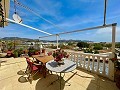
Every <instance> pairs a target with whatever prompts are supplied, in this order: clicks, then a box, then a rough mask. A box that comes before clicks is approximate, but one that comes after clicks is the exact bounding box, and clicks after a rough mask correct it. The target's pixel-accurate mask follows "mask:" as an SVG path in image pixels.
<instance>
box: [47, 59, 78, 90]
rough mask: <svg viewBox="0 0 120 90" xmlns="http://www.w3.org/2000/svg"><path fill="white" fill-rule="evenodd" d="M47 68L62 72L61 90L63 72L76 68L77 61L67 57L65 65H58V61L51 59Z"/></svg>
mask: <svg viewBox="0 0 120 90" xmlns="http://www.w3.org/2000/svg"><path fill="white" fill-rule="evenodd" d="M46 68H47V69H48V70H50V71H52V72H57V73H60V90H61V73H67V72H70V71H73V70H74V69H75V68H76V63H75V62H73V61H70V60H68V59H65V60H64V64H63V65H58V62H56V61H54V60H51V61H49V62H47V63H46Z"/></svg>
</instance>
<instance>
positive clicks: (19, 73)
mask: <svg viewBox="0 0 120 90" xmlns="http://www.w3.org/2000/svg"><path fill="white" fill-rule="evenodd" d="M17 74H18V75H25V71H23V70H20V71H18V72H17Z"/></svg>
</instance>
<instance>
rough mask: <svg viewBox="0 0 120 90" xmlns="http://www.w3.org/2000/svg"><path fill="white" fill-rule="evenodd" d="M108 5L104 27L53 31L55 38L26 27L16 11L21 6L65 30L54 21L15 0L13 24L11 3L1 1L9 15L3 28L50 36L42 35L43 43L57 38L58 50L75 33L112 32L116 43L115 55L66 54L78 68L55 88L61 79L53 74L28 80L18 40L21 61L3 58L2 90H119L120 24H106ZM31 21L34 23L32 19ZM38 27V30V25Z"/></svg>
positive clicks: (0, 60) (0, 69)
mask: <svg viewBox="0 0 120 90" xmlns="http://www.w3.org/2000/svg"><path fill="white" fill-rule="evenodd" d="M104 1H105V2H104V5H105V6H104V23H102V25H100V26H94V27H89V28H82V29H79V28H77V30H70V31H69V28H68V29H67V30H68V31H66V30H65V31H66V32H61V31H60V32H59V33H56V32H53V31H51V32H53V33H52V34H51V33H48V32H46V31H43V30H40V29H37V28H34V27H32V26H29V24H28V25H26V24H24V22H23V23H22V18H21V17H20V16H19V15H18V13H17V12H16V9H17V8H16V7H18V6H20V7H22V8H24V9H26V10H27V11H29V12H31V13H32V14H34V15H36V16H37V17H39V19H42V20H43V21H45V22H47V23H49V24H51V25H52V26H53V27H55V28H57V29H60V30H62V29H61V27H59V26H57V25H56V24H54V23H52V22H51V21H49V20H47V19H46V18H43V17H42V16H41V15H40V14H38V13H36V12H34V11H33V10H32V9H30V8H29V7H27V6H25V5H24V4H22V3H20V2H19V0H18V1H17V0H14V2H13V0H11V2H13V3H14V10H15V11H14V14H13V19H14V20H12V19H10V18H9V17H8V16H9V10H8V9H9V7H7V8H5V6H9V1H4V2H3V0H0V4H1V7H0V8H1V11H2V12H3V11H4V12H5V11H6V12H5V13H2V14H1V20H0V24H1V25H0V26H1V27H4V26H5V25H7V24H9V23H12V24H18V25H21V26H23V27H27V28H29V29H32V30H35V31H39V32H41V33H44V34H47V36H44V35H42V34H41V37H39V39H41V38H46V37H51V36H55V37H56V49H58V48H59V36H62V35H68V34H71V33H75V32H82V31H88V30H99V29H103V28H112V31H111V37H110V39H112V40H110V42H111V43H112V47H111V50H110V51H111V53H106V54H90V53H81V52H75V51H74V52H71V51H67V50H66V52H67V53H68V54H69V57H68V61H72V62H73V63H75V64H76V66H77V67H76V69H75V70H73V71H71V72H68V73H66V74H65V76H64V78H62V80H61V82H60V81H59V80H58V81H56V82H54V83H53V84H52V83H51V82H53V81H54V80H56V79H57V78H58V76H57V75H56V73H54V72H53V73H52V74H51V73H50V72H47V75H46V77H45V78H44V77H43V73H41V72H40V73H39V72H38V73H37V74H36V75H35V76H34V77H33V81H32V83H31V82H30V81H29V80H28V78H27V77H28V75H27V74H26V73H25V70H26V68H27V64H28V63H27V62H26V59H25V57H24V55H23V57H18V52H19V51H18V50H17V49H16V48H15V40H14V50H13V51H14V55H15V54H16V56H17V58H13V57H11V56H10V57H9V58H5V57H4V58H3V57H2V58H0V89H1V90H26V89H28V90H59V89H60V88H61V89H60V90H74V89H75V90H107V89H109V90H119V89H118V87H117V86H116V82H115V70H116V69H115V66H114V65H115V63H113V62H112V59H117V58H116V57H115V43H116V27H117V23H112V24H106V5H107V0H104ZM3 3H4V4H3ZM17 5H18V6H17ZM2 6H3V7H4V8H3V7H2ZM35 8H36V7H35ZM5 9H6V10H5ZM19 10H20V9H19ZM81 10H82V9H81ZM97 11H99V10H97ZM12 12H13V11H12ZM93 13H94V12H93ZM5 14H6V15H5ZM100 14H101V13H100ZM45 16H46V15H45ZM73 16H75V15H73ZM96 16H97V15H96ZM16 17H17V18H16ZM101 17H103V16H101ZM28 18H29V17H28ZM29 19H31V16H30V18H29ZM85 19H86V17H85ZM62 20H63V19H62ZM23 21H24V20H23ZM27 21H29V20H25V23H28V22H27ZM78 21H79V20H78ZM73 22H74V21H73ZM38 23H39V22H38ZM78 23H79V22H78ZM78 23H77V24H78ZM110 23H111V21H110ZM44 24H45V23H44ZM58 24H59V23H58ZM73 24H74V23H73ZM100 24H101V23H100ZM31 25H33V24H31ZM95 25H97V24H95ZM35 26H36V27H38V25H37V24H36V25H35ZM70 26H72V25H70ZM23 27H22V28H23ZM22 28H18V29H19V30H21V29H22ZM38 28H39V27H38ZM63 28H64V27H63ZM12 29H13V27H12ZM75 29H76V27H75ZM13 31H14V30H13ZM62 31H63V30H62ZM16 32H18V31H16ZM13 33H14V32H13ZM25 33H26V32H25ZM31 33H32V32H31ZM28 34H30V33H28ZM33 34H34V33H32V34H31V36H32V37H33V36H35V35H36V34H37V33H36V34H34V35H33ZM95 34H96V33H95ZM14 35H15V34H14ZM25 35H26V34H25ZM91 35H92V33H91ZM99 35H100V34H99ZM8 36H9V35H8ZM11 36H12V35H11ZM28 36H29V35H28ZM93 36H94V35H93ZM73 37H74V35H73ZM84 38H85V37H84ZM102 39H104V38H102ZM2 44H5V43H4V42H2ZM21 46H22V45H21ZM3 47H6V45H3ZM9 47H12V46H9ZM38 47H39V46H38ZM27 49H28V48H27ZM27 49H26V52H27ZM39 50H40V49H39ZM8 51H9V50H8ZM24 51H25V50H24ZM29 51H30V50H29ZM32 51H33V49H32V48H31V52H32ZM51 51H52V50H50V49H46V53H45V55H47V53H48V52H51ZM11 53H12V51H9V53H8V54H9V55H11ZM19 53H20V56H21V55H22V54H23V53H21V51H20V52H19ZM0 54H1V53H0ZM2 54H5V53H2ZM27 54H28V53H27ZM37 54H39V53H38V52H37ZM32 55H33V53H31V55H29V56H32ZM14 57H15V56H14ZM30 58H31V59H33V58H32V57H30ZM44 65H46V64H44ZM68 68H69V67H68ZM65 69H66V68H65ZM76 72H77V73H76ZM60 76H61V73H60ZM59 82H60V83H59ZM61 83H62V84H61ZM69 84H71V85H70V86H69ZM118 85H119V84H118Z"/></svg>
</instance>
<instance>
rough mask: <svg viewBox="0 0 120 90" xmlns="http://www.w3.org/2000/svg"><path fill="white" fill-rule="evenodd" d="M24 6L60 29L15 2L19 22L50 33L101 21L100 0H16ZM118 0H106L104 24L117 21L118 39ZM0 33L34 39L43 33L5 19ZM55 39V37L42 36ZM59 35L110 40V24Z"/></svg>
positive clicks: (102, 8)
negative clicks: (95, 28) (6, 24)
mask: <svg viewBox="0 0 120 90" xmlns="http://www.w3.org/2000/svg"><path fill="white" fill-rule="evenodd" d="M17 1H19V2H21V3H22V4H24V5H25V6H28V7H29V8H30V9H32V10H33V11H34V12H36V13H37V14H39V15H41V16H42V17H44V18H45V19H47V20H49V21H51V22H52V23H54V24H56V25H57V26H58V27H60V28H61V29H58V28H56V27H54V26H53V25H51V24H49V23H48V22H46V21H44V20H43V19H41V18H40V17H38V16H36V15H34V14H33V13H31V12H30V11H28V10H26V9H24V8H22V7H20V6H18V5H17V8H16V9H17V13H18V14H19V16H20V17H21V18H22V20H23V24H27V25H29V26H32V27H35V28H38V29H40V30H43V31H45V32H48V33H51V34H57V33H60V32H66V31H72V30H79V29H83V28H88V27H94V26H98V25H103V12H104V0H25V1H23V0H17ZM119 3H120V0H108V3H107V17H106V24H112V23H117V32H116V41H119V42H120V5H119ZM13 14H14V3H13V0H10V14H9V18H10V19H12V15H13ZM0 32H1V33H0V37H1V38H2V37H23V38H32V39H38V38H39V37H41V36H46V35H47V34H44V33H41V32H38V31H35V30H32V29H29V28H26V27H23V26H20V25H17V24H12V23H9V25H8V26H6V27H5V28H0ZM43 39H46V40H55V39H56V37H48V38H43ZM60 39H75V40H76V39H77V40H78V39H79V40H90V41H95V42H102V41H103V42H111V28H105V29H97V30H93V31H84V32H77V33H72V34H66V35H61V36H60Z"/></svg>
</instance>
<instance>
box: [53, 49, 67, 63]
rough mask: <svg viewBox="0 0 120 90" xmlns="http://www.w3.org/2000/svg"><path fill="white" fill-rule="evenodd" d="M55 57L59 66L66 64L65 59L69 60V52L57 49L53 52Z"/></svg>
mask: <svg viewBox="0 0 120 90" xmlns="http://www.w3.org/2000/svg"><path fill="white" fill-rule="evenodd" d="M52 55H53V57H54V60H55V61H56V62H58V65H61V64H64V60H65V58H68V56H69V55H68V54H67V52H65V51H64V50H62V49H57V50H56V51H54V52H53V54H52Z"/></svg>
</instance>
